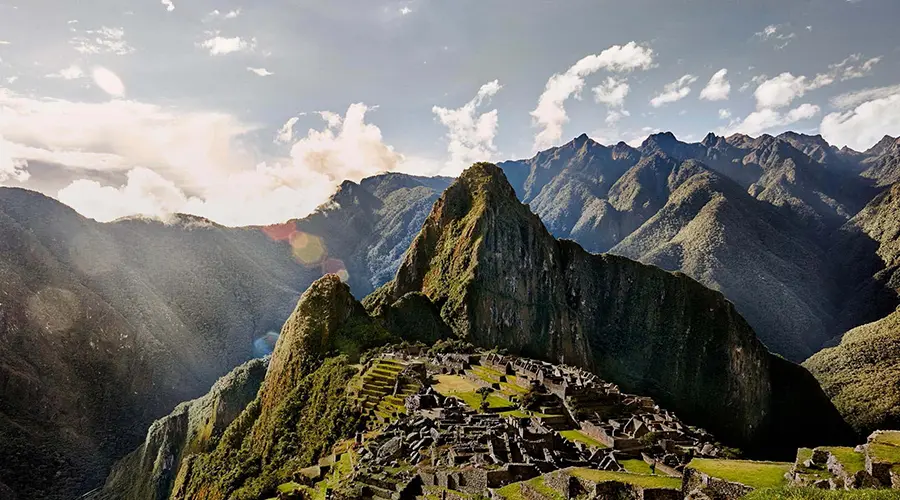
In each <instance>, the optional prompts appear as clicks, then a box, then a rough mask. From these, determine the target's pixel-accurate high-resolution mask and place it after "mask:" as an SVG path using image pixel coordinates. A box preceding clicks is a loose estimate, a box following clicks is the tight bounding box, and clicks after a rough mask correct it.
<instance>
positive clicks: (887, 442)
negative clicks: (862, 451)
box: [868, 432, 900, 464]
mask: <svg viewBox="0 0 900 500" xmlns="http://www.w3.org/2000/svg"><path fill="white" fill-rule="evenodd" d="M868 446H869V456H870V457H872V459H873V460H875V461H876V462H881V463H892V464H900V432H882V433H879V434H877V435H876V436H875V439H873V440H872V442H870V443H869V445H868Z"/></svg>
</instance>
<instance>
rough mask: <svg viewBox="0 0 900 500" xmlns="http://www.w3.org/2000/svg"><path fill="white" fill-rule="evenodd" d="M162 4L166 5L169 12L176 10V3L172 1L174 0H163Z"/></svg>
mask: <svg viewBox="0 0 900 500" xmlns="http://www.w3.org/2000/svg"><path fill="white" fill-rule="evenodd" d="M162 4H163V5H164V6H165V7H166V11H168V12H172V11H173V10H175V4H174V3H172V0H162Z"/></svg>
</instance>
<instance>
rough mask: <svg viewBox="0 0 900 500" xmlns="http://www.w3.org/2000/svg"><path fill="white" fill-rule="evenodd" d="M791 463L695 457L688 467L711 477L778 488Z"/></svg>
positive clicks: (755, 485) (755, 486) (784, 483)
mask: <svg viewBox="0 0 900 500" xmlns="http://www.w3.org/2000/svg"><path fill="white" fill-rule="evenodd" d="M791 466H793V464H791V463H788V462H755V461H750V460H714V459H706V458H695V459H694V460H691V463H690V464H688V467H691V468H692V469H695V470H697V471H700V472H702V473H704V474H707V475H709V476H711V477H715V478H719V479H723V480H725V481H731V482H735V483H741V484H745V485H747V486H750V487H751V488H780V487H784V486H786V485H787V478H785V477H784V475H785V474H786V473H787V472H788V471H790V470H791Z"/></svg>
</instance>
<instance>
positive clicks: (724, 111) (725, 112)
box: [719, 109, 731, 120]
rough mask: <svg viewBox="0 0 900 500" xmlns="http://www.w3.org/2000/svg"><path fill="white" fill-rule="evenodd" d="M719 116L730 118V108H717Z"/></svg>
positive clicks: (723, 118) (724, 118)
mask: <svg viewBox="0 0 900 500" xmlns="http://www.w3.org/2000/svg"><path fill="white" fill-rule="evenodd" d="M719 118H720V119H722V120H727V119H729V118H731V110H730V109H720V110H719Z"/></svg>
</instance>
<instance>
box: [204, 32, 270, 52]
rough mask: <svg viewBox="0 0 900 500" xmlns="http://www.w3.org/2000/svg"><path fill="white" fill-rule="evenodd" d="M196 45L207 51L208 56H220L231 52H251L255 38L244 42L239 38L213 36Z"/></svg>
mask: <svg viewBox="0 0 900 500" xmlns="http://www.w3.org/2000/svg"><path fill="white" fill-rule="evenodd" d="M198 45H199V46H200V47H202V48H204V49H207V50H209V54H210V55H212V56H220V55H225V54H231V53H233V52H243V51H250V50H253V49H254V48H255V47H256V38H251V39H249V40H245V39H243V38H241V37H239V36H235V37H231V38H226V37H222V36H215V37H212V38H209V39H206V40H204V41H202V42H200V43H199V44H198Z"/></svg>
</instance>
